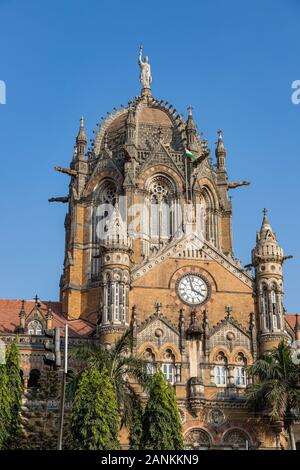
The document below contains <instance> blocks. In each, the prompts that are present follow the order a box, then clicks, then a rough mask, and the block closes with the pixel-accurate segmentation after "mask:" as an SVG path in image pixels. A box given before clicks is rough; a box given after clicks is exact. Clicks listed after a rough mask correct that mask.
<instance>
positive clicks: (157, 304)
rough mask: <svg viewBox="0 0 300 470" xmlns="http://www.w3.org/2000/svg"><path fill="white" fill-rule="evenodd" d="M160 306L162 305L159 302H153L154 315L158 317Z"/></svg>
mask: <svg viewBox="0 0 300 470" xmlns="http://www.w3.org/2000/svg"><path fill="white" fill-rule="evenodd" d="M161 307H162V305H161V303H159V302H157V303H156V304H155V310H156V315H157V316H158V317H159V316H160V314H161Z"/></svg>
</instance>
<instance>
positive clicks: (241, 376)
mask: <svg viewBox="0 0 300 470" xmlns="http://www.w3.org/2000/svg"><path fill="white" fill-rule="evenodd" d="M234 382H235V385H236V386H237V387H246V385H247V377H246V370H245V367H244V366H236V367H235V369H234Z"/></svg>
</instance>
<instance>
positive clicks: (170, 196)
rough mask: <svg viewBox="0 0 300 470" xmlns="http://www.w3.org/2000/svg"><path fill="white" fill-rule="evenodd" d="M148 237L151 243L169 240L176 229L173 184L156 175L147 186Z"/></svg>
mask: <svg viewBox="0 0 300 470" xmlns="http://www.w3.org/2000/svg"><path fill="white" fill-rule="evenodd" d="M148 192H149V201H150V210H149V235H150V239H151V240H152V241H153V242H161V241H163V240H168V239H170V238H171V237H172V236H173V235H174V232H175V229H176V221H175V209H174V200H175V189H174V185H173V183H172V182H171V181H170V180H169V179H168V178H166V177H165V176H163V175H156V176H155V177H154V178H153V179H152V180H151V181H150V183H149V185H148Z"/></svg>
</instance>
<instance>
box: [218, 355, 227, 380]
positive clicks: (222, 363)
mask: <svg viewBox="0 0 300 470" xmlns="http://www.w3.org/2000/svg"><path fill="white" fill-rule="evenodd" d="M216 362H217V364H216V366H215V384H216V385H217V387H226V385H227V358H226V356H225V354H224V353H223V352H222V351H220V352H219V354H218V355H217V361H216Z"/></svg>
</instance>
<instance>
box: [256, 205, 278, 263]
mask: <svg viewBox="0 0 300 470" xmlns="http://www.w3.org/2000/svg"><path fill="white" fill-rule="evenodd" d="M284 260H285V257H284V254H283V249H282V248H281V247H280V246H279V243H278V241H277V237H276V234H275V232H274V231H273V229H272V227H271V225H270V222H269V220H268V213H267V209H264V210H263V220H262V224H261V228H260V231H259V232H257V235H256V246H255V248H254V250H253V251H252V261H253V265H254V266H257V265H258V264H260V263H265V262H268V261H273V262H279V263H280V264H282V263H283V261H284Z"/></svg>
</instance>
